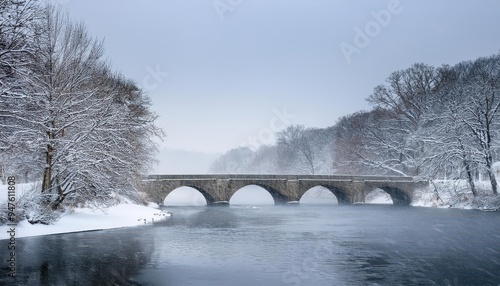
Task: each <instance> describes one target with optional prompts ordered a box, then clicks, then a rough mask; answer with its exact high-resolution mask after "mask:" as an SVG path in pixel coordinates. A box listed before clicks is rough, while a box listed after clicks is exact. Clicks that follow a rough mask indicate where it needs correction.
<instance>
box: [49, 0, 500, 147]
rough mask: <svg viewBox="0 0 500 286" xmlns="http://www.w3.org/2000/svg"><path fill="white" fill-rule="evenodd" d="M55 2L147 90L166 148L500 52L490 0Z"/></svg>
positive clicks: (349, 103)
mask: <svg viewBox="0 0 500 286" xmlns="http://www.w3.org/2000/svg"><path fill="white" fill-rule="evenodd" d="M53 2H54V3H57V4H58V5H59V6H60V7H61V8H62V9H63V10H67V11H68V12H69V14H70V16H71V17H72V18H73V19H77V20H83V21H84V22H85V23H86V25H87V27H88V30H89V31H90V33H91V34H92V35H95V36H96V37H100V38H104V39H105V46H106V56H107V58H108V59H109V61H110V62H111V63H112V65H113V67H114V68H115V69H116V70H118V71H120V72H122V73H123V74H124V75H125V76H126V77H129V78H132V79H134V80H135V81H136V82H137V83H138V84H139V85H140V86H142V87H143V88H144V89H145V90H146V91H147V92H148V94H149V95H150V97H151V98H152V101H153V109H154V110H155V111H156V112H157V113H158V114H159V115H160V116H161V117H160V119H159V122H158V123H159V126H160V127H162V128H163V129H164V130H165V132H166V134H167V137H166V138H165V141H164V142H163V143H161V144H162V147H165V148H171V149H184V150H190V151H202V152H223V151H226V150H228V149H230V148H234V147H238V146H239V145H243V144H247V143H248V144H255V143H268V142H270V140H269V138H268V134H269V131H270V130H276V129H278V128H281V127H284V125H286V124H304V125H305V126H307V127H327V126H331V125H333V124H335V122H336V121H337V119H338V118H339V117H341V116H343V115H347V114H349V113H352V112H355V111H358V110H362V109H369V108H370V107H369V105H368V104H367V102H366V101H365V98H367V97H368V96H369V95H370V93H371V92H372V90H373V88H374V87H375V86H376V85H378V84H381V83H384V81H385V79H386V78H387V76H388V75H389V74H390V73H391V72H393V71H396V70H399V69H405V68H408V67H409V66H410V65H412V64H413V63H416V62H423V63H427V64H431V65H436V66H439V65H441V64H443V63H446V64H451V65H453V64H456V63H458V62H459V61H462V60H472V59H475V58H477V57H480V56H488V55H492V54H495V53H497V52H499V51H500V29H499V28H500V17H499V16H498V15H499V12H500V1H495V0H490V1H488V0H483V1H472V0H470V1H458V0H454V1H451V0H449V1H430V0H429V1H416V0H413V1H400V2H399V1H392V0H391V1H388V0H383V1H376V0H369V1H368V0H366V1H353V0H349V1H348V0H345V1H334V0H301V1H299V0H215V1H214V0H169V1H159V0H156V1H154V0H150V1H137V0H136V1H131V0H119V1H118V0H106V1H97V0H53ZM217 8H218V9H217ZM381 10H384V11H383V12H380V13H379V11H381ZM377 15H378V16H377ZM377 18H378V19H377ZM359 31H363V32H362V33H363V34H364V35H361V36H360V32H359ZM355 38H356V39H355ZM355 40H356V41H355ZM341 47H344V49H346V47H348V48H347V52H346V51H344V52H343V51H342V49H341ZM349 52H351V53H352V54H350V55H349ZM346 55H347V56H346ZM167 74H168V75H167ZM284 111H285V113H287V114H288V115H287V116H285V117H284V118H283V115H282V114H281V115H278V114H280V113H283V112H284ZM252 137H253V138H256V140H254V141H255V142H254V143H251V141H252V140H249V138H252Z"/></svg>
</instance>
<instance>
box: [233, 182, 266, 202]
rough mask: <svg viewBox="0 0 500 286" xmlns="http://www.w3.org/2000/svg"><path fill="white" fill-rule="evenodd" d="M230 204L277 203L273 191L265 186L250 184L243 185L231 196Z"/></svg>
mask: <svg viewBox="0 0 500 286" xmlns="http://www.w3.org/2000/svg"><path fill="white" fill-rule="evenodd" d="M229 204H230V205H275V204H276V202H275V199H274V197H273V196H272V195H271V192H269V191H268V190H266V189H265V188H263V187H261V186H258V185H254V184H250V185H247V186H244V187H241V188H239V189H237V190H235V192H234V193H233V194H232V195H231V196H230V198H229Z"/></svg>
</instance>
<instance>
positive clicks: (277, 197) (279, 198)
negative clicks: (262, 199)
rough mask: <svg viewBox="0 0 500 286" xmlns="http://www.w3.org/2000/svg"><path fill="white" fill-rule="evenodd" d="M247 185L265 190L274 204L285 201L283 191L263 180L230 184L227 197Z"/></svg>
mask: <svg viewBox="0 0 500 286" xmlns="http://www.w3.org/2000/svg"><path fill="white" fill-rule="evenodd" d="M249 186H257V187H260V188H262V189H264V190H266V191H267V192H268V193H269V194H270V195H271V197H272V198H273V201H274V204H275V205H280V204H285V203H286V202H287V199H286V197H285V196H284V195H283V193H282V192H281V191H280V190H278V189H277V188H276V186H272V185H271V184H266V183H263V182H245V183H240V184H232V186H231V188H230V191H229V193H228V197H229V198H231V197H233V195H234V194H235V193H236V192H237V191H239V190H241V189H242V188H245V187H249Z"/></svg>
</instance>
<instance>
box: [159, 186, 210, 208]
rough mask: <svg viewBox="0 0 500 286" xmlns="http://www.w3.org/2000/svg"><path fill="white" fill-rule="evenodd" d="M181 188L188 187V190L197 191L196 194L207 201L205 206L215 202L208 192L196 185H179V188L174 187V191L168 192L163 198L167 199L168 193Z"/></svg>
mask: <svg viewBox="0 0 500 286" xmlns="http://www.w3.org/2000/svg"><path fill="white" fill-rule="evenodd" d="M182 187H189V188H192V189H195V190H197V191H198V192H200V194H201V195H202V196H203V197H204V198H205V200H206V201H207V205H210V204H212V203H213V202H215V199H214V197H213V196H212V195H211V194H210V192H209V191H208V190H206V189H205V188H203V187H200V186H198V185H196V184H181V185H179V186H176V187H175V188H174V189H172V190H170V191H169V192H168V193H167V194H166V196H165V198H167V197H168V195H169V194H170V193H172V192H173V191H175V190H178V189H179V188H182Z"/></svg>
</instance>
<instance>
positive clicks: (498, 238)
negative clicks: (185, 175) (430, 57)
mask: <svg viewBox="0 0 500 286" xmlns="http://www.w3.org/2000/svg"><path fill="white" fill-rule="evenodd" d="M169 210H171V211H173V212H174V216H173V217H171V218H170V219H168V220H167V221H164V222H162V223H158V224H156V225H155V226H148V227H136V228H125V229H117V230H108V231H98V232H88V233H78V234H65V235H51V236H43V237H33V238H24V239H18V248H19V250H18V251H17V263H18V267H17V271H18V276H17V278H16V279H15V280H13V279H12V278H9V277H7V276H6V273H5V271H6V269H4V268H3V269H2V277H0V284H1V285H204V286H206V285H231V286H233V285H454V286H455V285H495V286H496V285H500V213H486V212H479V211H464V210H452V209H431V208H397V207H393V206H392V205H385V206H384V205H353V206H317V207H316V206H298V207H290V206H289V207H286V206H284V207H273V206H268V207H260V208H257V207H227V208H223V207H220V208H210V207H200V208H169ZM0 243H1V245H6V243H5V241H0ZM2 253H4V254H5V251H2ZM3 257H6V256H5V255H3ZM2 265H5V263H3V264H2Z"/></svg>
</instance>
